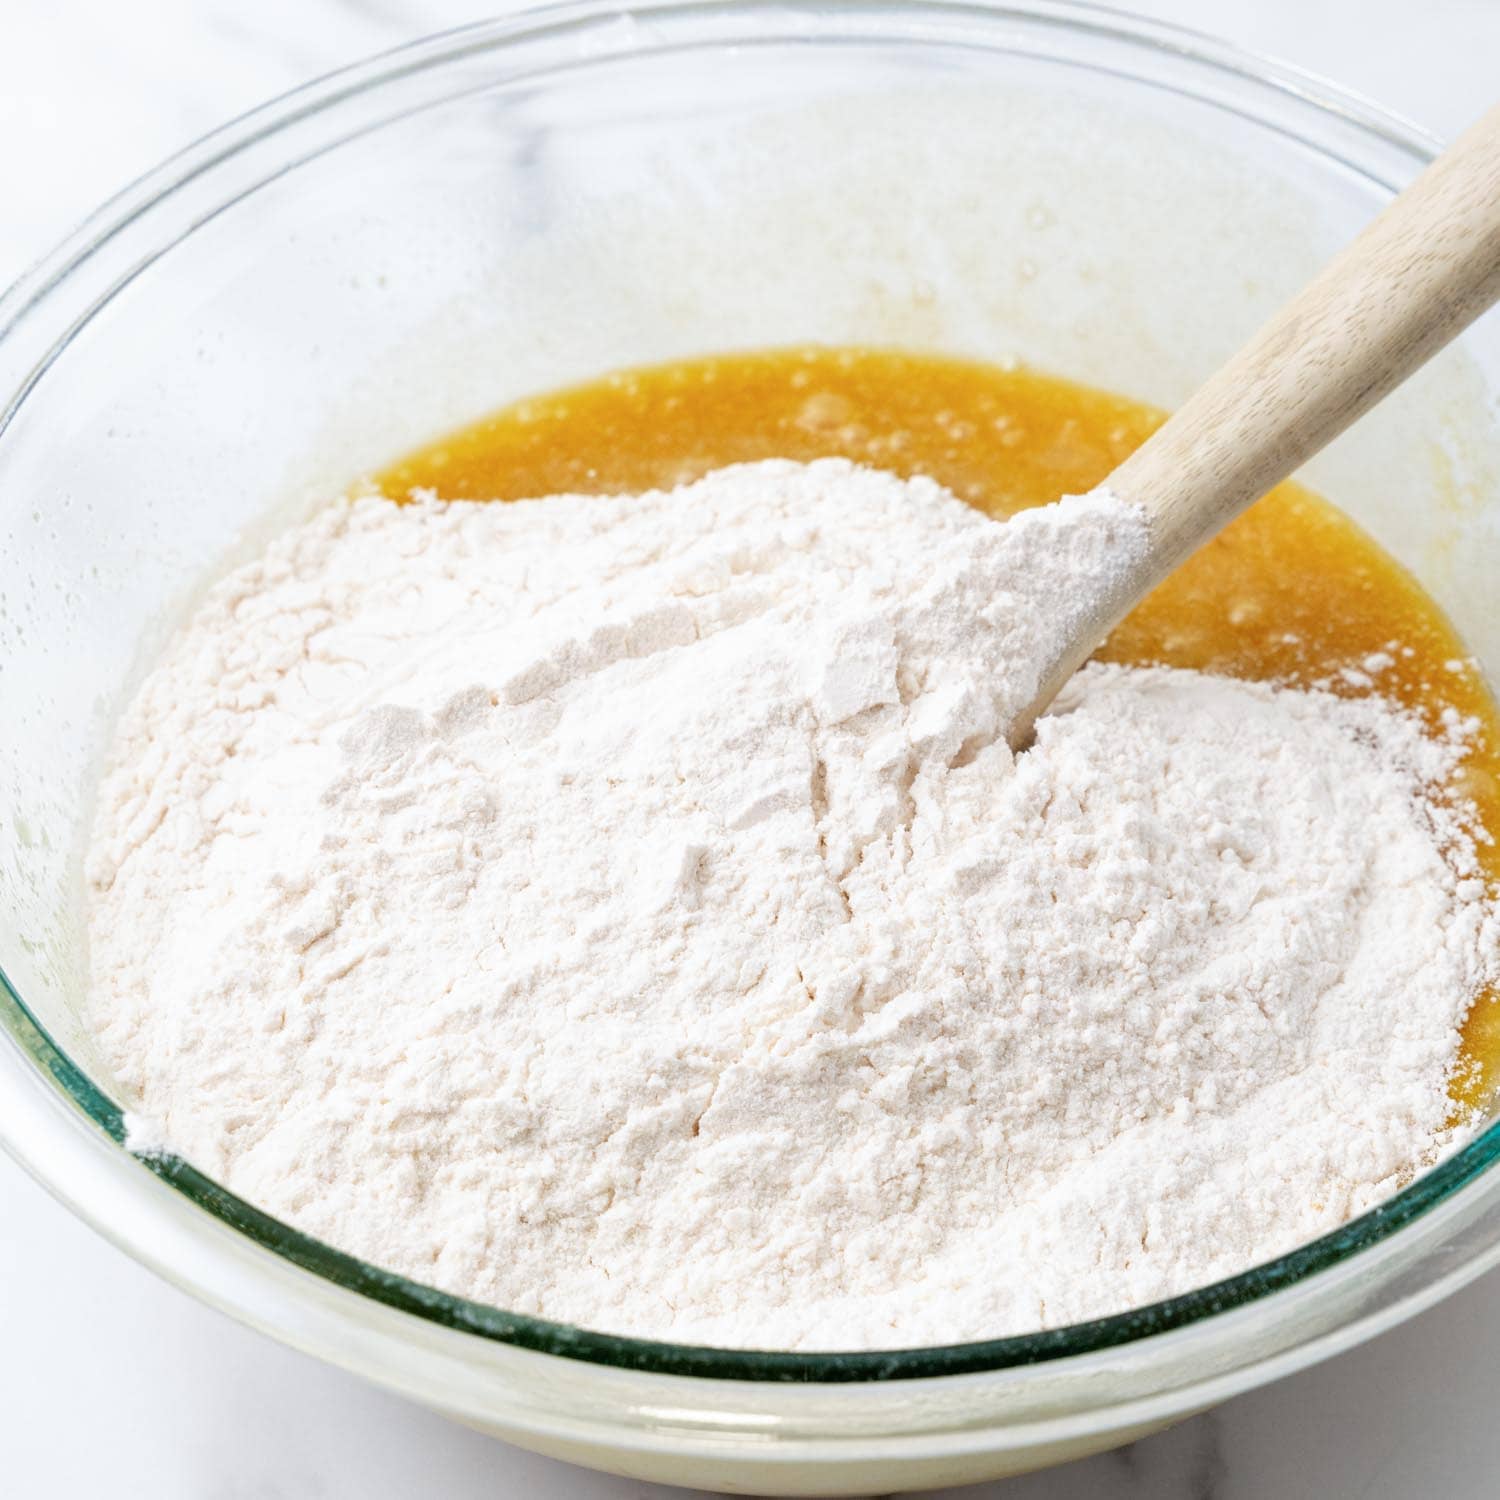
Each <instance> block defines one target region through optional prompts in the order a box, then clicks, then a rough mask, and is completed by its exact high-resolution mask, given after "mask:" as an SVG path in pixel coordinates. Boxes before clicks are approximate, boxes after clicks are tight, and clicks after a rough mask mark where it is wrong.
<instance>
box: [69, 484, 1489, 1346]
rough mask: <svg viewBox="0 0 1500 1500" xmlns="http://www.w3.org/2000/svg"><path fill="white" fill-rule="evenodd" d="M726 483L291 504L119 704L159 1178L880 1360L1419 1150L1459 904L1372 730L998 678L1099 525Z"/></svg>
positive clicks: (1469, 985)
mask: <svg viewBox="0 0 1500 1500" xmlns="http://www.w3.org/2000/svg"><path fill="white" fill-rule="evenodd" d="M1144 535H1145V533H1144V522H1143V520H1142V519H1141V517H1140V515H1139V513H1138V512H1136V511H1133V510H1130V509H1127V508H1126V507H1124V506H1122V505H1121V504H1120V503H1119V502H1116V501H1113V500H1111V499H1109V498H1108V497H1107V496H1106V497H1092V498H1087V499H1082V500H1069V501H1065V502H1063V503H1062V504H1061V505H1060V506H1053V507H1049V508H1047V509H1046V510H1042V511H1035V512H1030V513H1027V514H1025V515H1023V516H1021V517H1019V518H1017V519H1016V520H1013V521H1011V522H1009V523H1008V524H1005V525H997V524H995V523H994V522H991V521H989V520H986V519H984V518H983V517H981V516H980V515H978V514H977V513H975V512H974V511H971V510H969V509H968V508H967V507H965V506H964V505H962V504H961V503H959V502H958V501H957V500H955V499H953V498H952V497H951V496H949V495H948V494H946V493H945V492H944V491H942V490H941V489H939V488H938V487H937V486H935V485H933V484H931V483H927V482H924V481H920V480H918V481H912V482H909V483H904V482H901V481H899V480H897V479H895V478H892V477H889V476H885V475H881V474H876V473H871V472H867V471H862V470H858V469H855V468H852V467H850V466H849V465H847V464H845V463H842V462H839V461H832V460H830V461H826V462H821V463H816V464H812V465H809V466H799V465H794V464H790V463H767V464H759V465H754V466H749V467H742V468H737V469H730V470H724V471H722V472H720V473H718V474H715V475H712V476H710V477H709V478H708V479H705V480H703V481H702V482H701V483H699V484H696V485H693V486H690V487H687V488H684V489H680V490H677V491H674V492H673V493H671V494H653V495H647V496H643V497H638V498H631V499H585V498H554V499H548V500H542V501H535V502H528V503H521V504H513V505H474V504H463V503H458V504H452V505H443V504H439V503H435V502H426V503H417V504H413V505H410V506H406V507H398V506H396V505H393V504H391V503H389V502H387V501H384V500H380V499H364V500H358V501H355V502H353V503H345V504H341V505H339V506H337V507H335V508H333V509H331V510H329V511H327V512H326V513H325V514H323V515H321V516H320V517H318V518H317V519H316V520H314V521H313V522H312V523H311V524H309V525H306V526H304V527H302V528H301V529H300V530H297V531H294V532H293V533H291V534H290V535H288V536H286V537H284V538H283V539H282V540H280V541H279V542H278V543H277V544H276V545H275V546H274V547H272V549H271V550H270V552H269V553H268V554H267V555H266V557H265V558H264V560H263V561H260V562H257V563H254V564H252V565H250V566H248V567H245V568H242V569H240V570H239V571H238V572H236V573H234V574H233V575H232V576H230V577H229V578H228V579H226V580H225V581H224V582H222V583H220V584H219V585H218V586H217V587H216V588H215V589H214V590H213V591H212V592H211V594H210V595H209V596H208V598H207V600H206V602H205V603H204V604H203V605H202V607H201V608H200V609H199V610H198V612H197V613H196V615H195V616H194V617H193V619H192V621H191V623H190V624H189V626H188V627H187V628H186V630H184V631H183V632H182V633H181V634H180V635H179V637H178V638H177V640H176V641H175V643H174V644H173V645H172V647H171V649H170V650H169V651H168V652H167V654H166V656H165V658H164V660H163V661H162V663H161V664H160V665H159V666H158V667H157V669H156V670H155V672H154V673H153V674H152V675H151V676H150V677H149V678H148V679H147V681H146V682H145V684H144V686H143V687H142V689H141V691H140V693H139V695H138V696H137V698H136V700H135V702H134V704H133V706H132V707H131V708H130V710H129V712H128V714H127V715H126V717H125V720H124V723H123V727H122V730H121V734H120V738H119V743H118V747H117V752H116V756H115V761H114V765H113V768H112V769H111V771H110V772H109V775H108V778H107V780H106V782H105V785H104V789H103V797H102V804H101V808H100V812H99V816H98V823H97V834H96V838H95V841H94V846H93V849H92V852H91V855H90V859H89V865H88V873H89V879H90V881H91V886H92V919H91V929H90V931H91V942H92V962H93V1014H94V1018H95V1022H96V1024H97V1028H98V1030H99V1033H100V1035H101V1037H102V1039H103V1042H104V1045H105V1048H106V1051H107V1055H108V1056H109V1057H110V1059H111V1060H112V1062H113V1065H114V1067H115V1068H116V1069H117V1071H118V1076H119V1081H120V1083H121V1085H122V1086H123V1088H124V1089H125V1090H126V1092H127V1093H128V1095H129V1096H131V1097H132V1098H133V1099H134V1100H135V1101H137V1102H138V1104H139V1106H140V1108H141V1109H142V1110H143V1111H144V1112H145V1113H146V1114H147V1115H149V1117H150V1118H151V1119H152V1120H153V1121H154V1122H156V1124H157V1125H158V1126H159V1128H160V1130H161V1131H162V1133H163V1137H164V1139H165V1140H166V1141H168V1142H170V1144H171V1146H172V1148H173V1149H175V1150H176V1151H178V1152H180V1153H181V1154H183V1155H184V1156H187V1157H189V1158H191V1159H192V1160H193V1161H195V1162H196V1163H198V1164H199V1165H200V1166H202V1167H203V1168H205V1169H207V1170H208V1171H209V1172H211V1173H212V1174H214V1175H216V1176H217V1177H219V1178H220V1179H221V1180H222V1181H224V1182H225V1183H226V1184H227V1185H228V1186H229V1187H230V1188H232V1189H233V1190H234V1191H236V1192H238V1193H240V1194H242V1195H243V1196H245V1197H247V1198H249V1199H251V1200H252V1201H254V1202H256V1203H259V1204H261V1205H263V1206H264V1207H266V1208H267V1209H269V1210H270V1211H272V1212H273V1213H276V1214H278V1215H281V1216H283V1217H285V1218H286V1219H288V1220H290V1221H291V1222H292V1223H294V1224H296V1225H298V1226H300V1227H301V1228H303V1229H305V1230H308V1231H310V1232H311V1233H313V1234H315V1235H319V1236H321V1237H323V1238H325V1239H327V1240H329V1241H331V1242H333V1243H334V1244H336V1245H339V1246H341V1247H343V1248H346V1249H348V1250H351V1251H353V1252H355V1253H357V1254H359V1255H362V1256H364V1257H366V1258H368V1259H370V1260H372V1261H375V1262H378V1263H380V1264H382V1265H385V1266H389V1267H392V1268H394V1269H396V1270H398V1271H401V1272H404V1273H406V1274H407V1275H409V1276H412V1277H415V1278H417V1279H419V1280H422V1281H426V1282H430V1283H433V1284H436V1285H438V1286H441V1287H444V1288H448V1289H451V1290H453V1291H456V1292H461V1293H464V1294H467V1295H469V1296H471V1297H475V1298H479V1299H483V1300H486V1301H490V1302H494V1303H498V1304H500V1305H501V1306H504V1307H508V1308H512V1309H515V1310H518V1311H522V1312H528V1313H533V1314H540V1315H543V1316H546V1317H549V1318H557V1319H563V1320H567V1321H570V1322H577V1323H582V1324H587V1325H590V1326H593V1327H596V1328H603V1329H608V1330H614V1331H620V1332H629V1333H634V1334H640V1335H647V1336H661V1337H670V1338H673V1339H678V1340H687V1341H695V1342H709V1343H721V1344H738V1345H746V1344H749V1345H761V1346H770V1347H782V1348H803V1349H816V1348H833V1347H857V1346H891V1345H909V1344H917V1343H932V1342H945V1341H949V1340H960V1339H970V1338H975V1337H980V1336H989V1335H998V1334H1005V1333H1014V1332H1019V1331H1025V1330H1031V1329H1035V1328H1037V1327H1039V1326H1044V1325H1055V1324H1059V1323H1063V1322H1067V1321H1071V1320H1074V1319H1079V1318H1088V1317H1094V1316H1097V1315H1100V1314H1104V1313H1109V1312H1113V1311H1116V1310H1119V1309H1122V1308H1125V1307H1127V1306H1129V1305H1131V1304H1137V1303H1141V1302H1145V1301H1148V1300H1151V1299H1154V1298H1157V1297H1161V1296H1163V1295H1167V1294H1170V1293H1174V1292H1180V1291H1183V1290H1185V1289H1187V1288H1190V1287H1192V1286H1194V1285H1198V1284H1201V1283H1204V1282H1207V1281H1210V1280H1213V1279H1215V1278H1217V1277H1220V1276H1223V1275H1226V1274H1229V1273H1232V1272H1235V1271H1239V1270H1241V1269H1243V1268H1245V1267H1246V1266H1248V1265H1249V1264H1251V1263H1253V1262H1255V1261H1257V1260H1260V1259H1263V1258H1265V1257H1267V1256H1269V1255H1271V1254H1274V1253H1276V1252H1279V1251H1281V1250H1284V1249H1286V1248H1288V1247H1289V1246H1291V1245H1293V1244H1294V1243H1296V1242H1298V1241H1301V1240H1305V1239H1307V1238H1309V1237H1310V1236H1313V1235H1316V1234H1318V1233H1319V1232H1321V1231H1323V1230H1326V1229H1329V1228H1330V1227H1332V1226H1334V1225H1336V1224H1338V1223H1339V1222H1340V1221H1341V1220H1343V1219H1345V1218H1347V1217H1348V1216H1349V1215H1351V1214H1353V1213H1355V1212H1357V1211H1359V1210H1361V1209H1363V1208H1365V1207H1366V1206H1368V1205H1370V1204H1373V1203H1374V1202H1376V1201H1377V1200H1378V1199H1380V1198H1381V1197H1382V1196H1383V1195H1385V1194H1388V1193H1389V1192H1391V1191H1392V1190H1393V1189H1394V1188H1395V1187H1396V1186H1398V1185H1399V1183H1400V1182H1401V1181H1402V1180H1403V1178H1404V1177H1405V1176H1406V1175H1408V1174H1410V1173H1411V1172H1412V1171H1414V1170H1416V1169H1418V1168H1420V1167H1421V1166H1422V1165H1423V1164H1425V1163H1427V1162H1429V1161H1431V1160H1432V1159H1433V1157H1434V1155H1435V1154H1436V1153H1437V1152H1439V1151H1440V1150H1441V1149H1443V1147H1444V1146H1445V1145H1446V1144H1447V1143H1448V1141H1449V1140H1450V1138H1451V1135H1452V1132H1451V1131H1450V1130H1449V1129H1448V1128H1447V1120H1448V1115H1449V1108H1450V1106H1449V1102H1448V1098H1447V1095H1446V1092H1445V1083H1446V1080H1447V1078H1448V1077H1449V1074H1450V1072H1451V1070H1452V1068H1453V1066H1454V1063H1455V1060H1456V1057H1457V1050H1458V1031H1457V1028H1458V1025H1459V1023H1460V1021H1461V1019H1462V1017H1463V1015H1464V1013H1465V1011H1466V1009H1467V1007H1468V1005H1469V1004H1470V1002H1471V1000H1472V998H1473V997H1474V996H1475V995H1476V993H1477V992H1478V991H1479V990H1480V989H1481V987H1482V986H1483V985H1484V984H1485V983H1486V982H1487V981H1488V980H1491V979H1493V978H1495V977H1496V957H1495V955H1496V951H1497V937H1496V925H1495V915H1494V911H1493V909H1492V907H1491V906H1490V905H1489V904H1488V903H1487V900H1486V898H1485V895H1484V892H1483V889H1482V883H1481V881H1480V880H1479V879H1478V878H1477V877H1476V873H1475V865H1474V861H1473V850H1472V846H1471V845H1470V844H1468V843H1467V842H1466V840H1465V838H1464V836H1463V834H1462V833H1461V831H1460V829H1459V825H1458V823H1457V821H1456V819H1455V817H1454V816H1453V814H1452V813H1450V812H1447V811H1445V810H1444V802H1443V799H1442V797H1441V796H1439V795H1438V794H1437V792H1436V791H1435V789H1438V788H1441V787H1442V785H1443V783H1444V782H1445V780H1446V778H1447V777H1448V776H1449V775H1450V773H1451V772H1452V770H1453V768H1454V765H1455V761H1456V757H1457V750H1456V748H1455V746H1454V745H1453V744H1451V743H1446V742H1442V743H1440V742H1433V741H1431V740H1429V739H1426V738H1424V737H1423V735H1422V733H1421V732H1420V731H1419V730H1418V728H1417V726H1416V725H1415V724H1414V723H1413V722H1412V721H1411V720H1409V719H1408V718H1406V717H1404V716H1403V715H1402V714H1401V713H1399V712H1397V711H1395V710H1394V709H1392V708H1391V707H1389V706H1387V705H1385V704H1384V703H1382V702H1381V701H1380V700H1378V699H1375V698H1367V699H1364V700H1362V701H1358V702H1351V701H1341V700H1339V699H1337V698H1335V697H1333V696H1330V695H1327V694H1323V693H1318V692H1297V691H1289V690H1278V689H1274V688H1270V687H1266V686H1259V685H1254V684H1249V683H1241V682H1234V681H1229V680H1226V679H1218V678H1211V677H1205V676H1200V675H1197V674H1194V673H1189V672H1182V671H1172V670H1128V669H1121V668H1116V667H1106V666H1098V665H1095V666H1091V667H1089V668H1087V669H1086V670H1085V671H1084V672H1083V673H1081V674H1080V675H1079V676H1078V677H1077V678H1076V679H1075V681H1074V682H1073V684H1072V685H1071V686H1070V688H1069V689H1068V691H1067V693H1066V696H1065V699H1064V700H1063V701H1062V702H1061V704H1060V705H1059V708H1058V710H1057V711H1056V712H1055V713H1053V714H1052V715H1051V716H1049V717H1047V718H1046V719H1044V720H1043V721H1042V723H1041V724H1040V726H1039V732H1038V738H1037V742H1036V744H1035V746H1034V748H1032V749H1031V750H1029V751H1028V752H1026V753H1025V754H1023V755H1021V756H1020V757H1013V756H1012V754H1011V752H1010V751H1009V750H1008V749H1007V748H1006V745H1005V743H1004V739H1003V729H1004V725H1005V721H1006V715H1007V713H1008V712H1009V711H1010V710H1011V709H1013V708H1014V706H1016V705H1017V704H1019V703H1020V702H1021V701H1023V700H1024V698H1025V697H1026V695H1027V692H1028V691H1029V688H1030V686H1031V685H1032V678H1031V675H1030V674H1031V671H1032V669H1031V668H1029V667H1028V665H1027V663H1028V662H1033V663H1034V662H1035V661H1036V659H1037V657H1038V651H1039V643H1041V642H1043V641H1044V639H1045V636H1046V633H1048V632H1053V631H1056V630H1058V629H1060V628H1064V627H1065V625H1066V621H1067V617H1068V613H1069V611H1070V610H1072V609H1086V608H1087V607H1089V604H1090V600H1091V599H1097V596H1098V593H1099V590H1100V589H1102V588H1104V587H1107V586H1108V584H1109V581H1110V576H1111V569H1112V568H1113V567H1116V566H1118V561H1119V559H1120V558H1121V557H1123V556H1124V555H1126V553H1127V552H1128V551H1129V549H1131V548H1134V547H1139V546H1141V545H1142V544H1143V541H1144Z"/></svg>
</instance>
